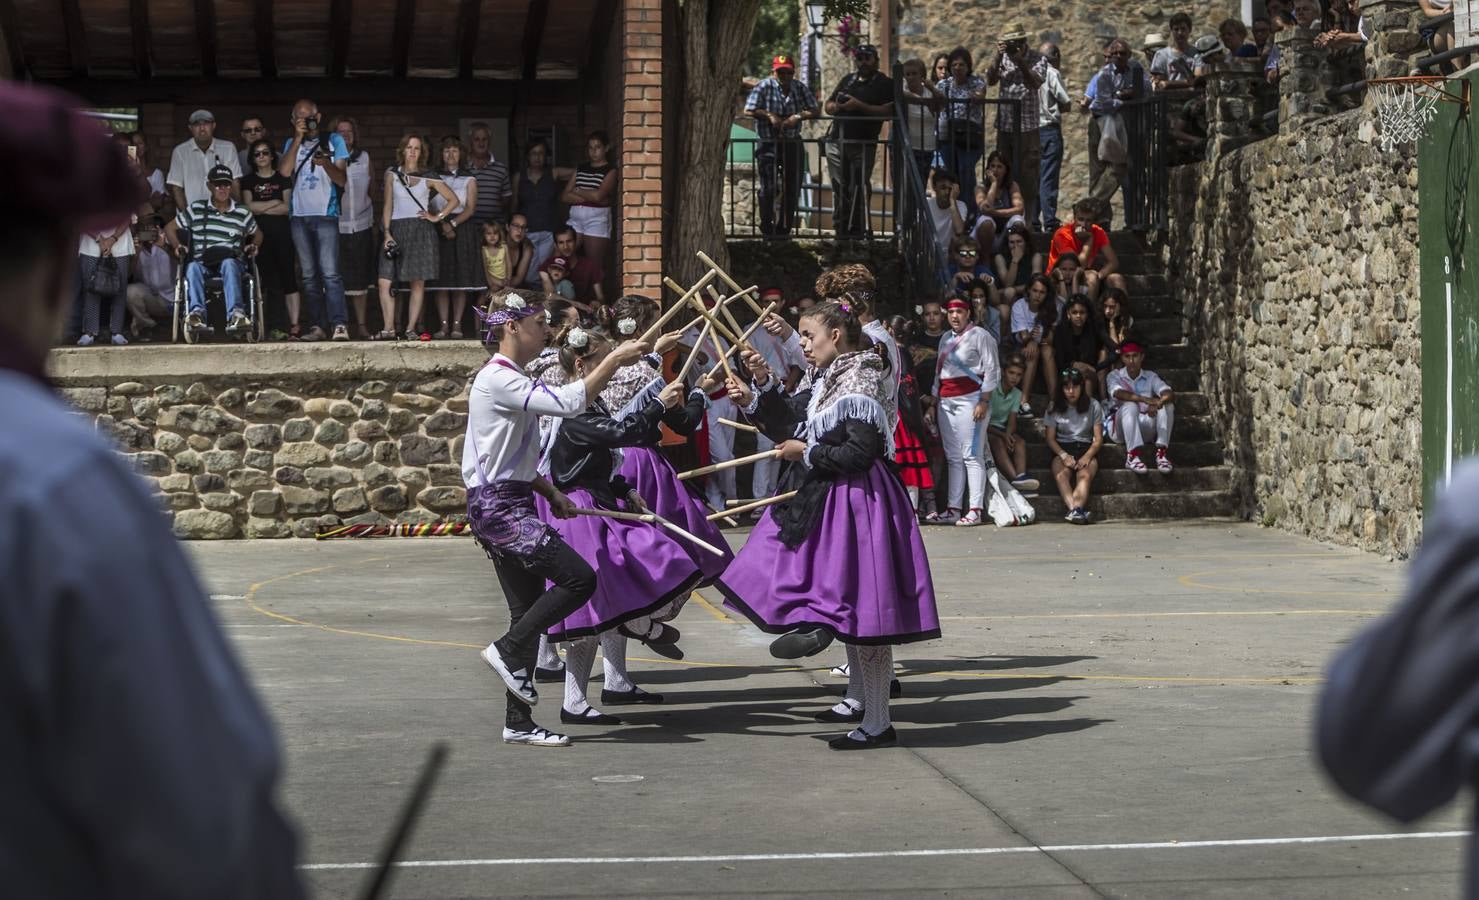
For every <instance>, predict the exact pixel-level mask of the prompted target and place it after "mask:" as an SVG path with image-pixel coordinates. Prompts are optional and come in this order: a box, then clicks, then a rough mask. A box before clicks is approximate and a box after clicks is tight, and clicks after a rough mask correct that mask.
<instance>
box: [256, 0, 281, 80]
mask: <svg viewBox="0 0 1479 900" xmlns="http://www.w3.org/2000/svg"><path fill="white" fill-rule="evenodd" d="M252 23H253V24H254V25H255V26H256V30H257V68H258V69H260V70H261V72H262V77H263V78H276V77H277V45H276V44H275V43H274V41H273V28H272V0H254V2H253V4H252Z"/></svg>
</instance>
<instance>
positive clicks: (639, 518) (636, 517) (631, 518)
mask: <svg viewBox="0 0 1479 900" xmlns="http://www.w3.org/2000/svg"><path fill="white" fill-rule="evenodd" d="M574 512H575V513H576V514H577V515H582V516H598V517H600V518H602V519H621V520H623V521H626V522H653V523H656V522H657V516H655V515H653V514H652V513H635V512H626V511H625V510H620V509H585V508H583V507H576V508H575V510H574Z"/></svg>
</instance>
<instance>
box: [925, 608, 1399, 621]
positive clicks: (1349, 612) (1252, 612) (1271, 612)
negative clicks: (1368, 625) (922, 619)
mask: <svg viewBox="0 0 1479 900" xmlns="http://www.w3.org/2000/svg"><path fill="white" fill-rule="evenodd" d="M1383 612H1384V610H1380V609H1223V610H1207V611H1203V612H1126V613H1033V614H1025V615H999V616H941V617H940V618H941V619H970V620H975V621H1009V620H1012V619H1175V618H1182V617H1193V616H1379V615H1382V613H1383Z"/></svg>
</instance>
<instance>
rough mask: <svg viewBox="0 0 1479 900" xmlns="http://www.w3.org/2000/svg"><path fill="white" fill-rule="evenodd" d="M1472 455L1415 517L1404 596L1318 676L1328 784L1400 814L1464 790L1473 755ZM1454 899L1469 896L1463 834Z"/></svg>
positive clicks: (1475, 874)
mask: <svg viewBox="0 0 1479 900" xmlns="http://www.w3.org/2000/svg"><path fill="white" fill-rule="evenodd" d="M1476 500H1479V462H1476V461H1470V462H1468V463H1467V464H1465V465H1464V466H1463V467H1462V468H1461V469H1460V470H1459V471H1457V472H1455V473H1454V476H1453V480H1452V481H1450V482H1449V485H1448V487H1447V488H1445V489H1444V490H1443V492H1442V494H1440V495H1439V497H1438V500H1437V503H1436V504H1435V505H1434V508H1433V512H1432V514H1431V515H1430V516H1428V517H1427V519H1426V521H1425V522H1424V523H1423V546H1422V550H1421V551H1420V552H1419V553H1418V554H1417V557H1416V558H1415V559H1413V561H1412V567H1411V569H1410V570H1409V575H1408V583H1407V595H1406V597H1405V598H1403V600H1402V602H1401V603H1400V604H1398V605H1397V606H1396V607H1395V608H1394V609H1393V610H1392V611H1391V612H1390V613H1388V614H1387V615H1386V616H1385V617H1384V618H1382V619H1381V620H1380V621H1378V622H1377V623H1376V624H1374V625H1372V626H1371V627H1369V628H1367V629H1366V630H1365V631H1364V632H1362V633H1361V634H1359V635H1358V636H1357V637H1356V638H1355V640H1353V641H1351V643H1350V645H1349V646H1347V647H1346V648H1345V649H1343V650H1342V651H1341V652H1340V653H1339V655H1337V656H1336V657H1335V661H1334V662H1333V663H1332V664H1331V665H1330V668H1329V671H1328V672H1327V673H1326V683H1325V689H1324V691H1323V692H1322V693H1321V696H1320V705H1319V709H1318V712H1317V718H1316V728H1315V739H1316V747H1317V750H1318V753H1319V755H1320V760H1321V762H1323V763H1324V765H1325V770H1326V771H1327V772H1329V774H1330V777H1331V778H1332V779H1333V780H1334V781H1335V784H1336V785H1337V786H1338V787H1339V788H1340V789H1341V790H1343V791H1345V792H1346V793H1347V794H1349V795H1351V796H1352V797H1354V798H1355V799H1357V800H1360V801H1361V802H1362V803H1365V804H1367V805H1369V806H1372V807H1375V808H1376V809H1378V810H1381V811H1382V812H1384V813H1386V814H1387V815H1389V816H1392V817H1394V818H1396V819H1400V820H1401V821H1403V822H1412V821H1414V820H1416V819H1419V818H1421V817H1423V816H1425V815H1427V814H1429V813H1431V812H1432V811H1434V810H1435V809H1437V808H1438V807H1440V806H1443V805H1444V804H1446V803H1448V802H1449V801H1450V800H1452V799H1453V798H1454V796H1455V795H1457V794H1458V792H1459V790H1460V789H1462V788H1463V787H1465V786H1468V787H1470V788H1473V787H1474V786H1475V784H1476V781H1479V776H1476V771H1479V770H1476V761H1479V640H1476V638H1479V602H1476V599H1479V562H1476V560H1479V554H1476V552H1475V551H1476V549H1479V503H1476V502H1475V501H1476ZM1468 856H1469V860H1468V875H1467V877H1466V879H1465V882H1464V890H1463V896H1464V897H1468V898H1479V844H1476V843H1475V839H1474V838H1473V837H1470V838H1469V852H1468Z"/></svg>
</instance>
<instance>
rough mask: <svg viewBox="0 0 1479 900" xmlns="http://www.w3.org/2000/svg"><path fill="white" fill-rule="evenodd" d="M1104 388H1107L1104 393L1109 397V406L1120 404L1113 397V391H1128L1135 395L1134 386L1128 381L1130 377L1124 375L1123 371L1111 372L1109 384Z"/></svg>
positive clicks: (1117, 399)
mask: <svg viewBox="0 0 1479 900" xmlns="http://www.w3.org/2000/svg"><path fill="white" fill-rule="evenodd" d="M1106 387H1107V388H1108V390H1106V391H1105V393H1107V394H1108V395H1109V402H1110V403H1111V404H1118V403H1120V402H1121V401H1120V400H1119V398H1117V397H1115V396H1114V393H1115V391H1129V392H1130V393H1132V394H1133V393H1135V384H1134V383H1133V382H1132V381H1130V376H1128V375H1126V374H1125V370H1124V369H1115V370H1114V371H1113V372H1110V373H1109V382H1108V384H1107V385H1106Z"/></svg>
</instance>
